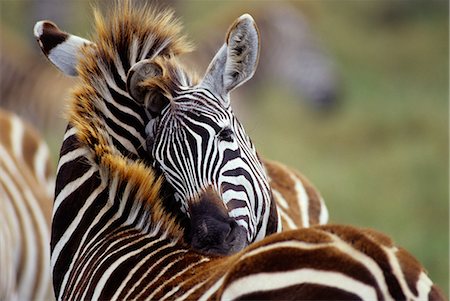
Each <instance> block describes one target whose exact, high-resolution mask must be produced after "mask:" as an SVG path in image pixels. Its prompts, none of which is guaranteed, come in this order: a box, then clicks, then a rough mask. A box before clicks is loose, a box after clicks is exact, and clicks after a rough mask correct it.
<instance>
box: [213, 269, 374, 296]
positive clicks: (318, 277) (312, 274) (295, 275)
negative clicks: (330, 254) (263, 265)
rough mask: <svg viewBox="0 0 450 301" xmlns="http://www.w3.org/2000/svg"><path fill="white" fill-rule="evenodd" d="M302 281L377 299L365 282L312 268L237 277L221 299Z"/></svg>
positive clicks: (372, 289)
mask: <svg viewBox="0 0 450 301" xmlns="http://www.w3.org/2000/svg"><path fill="white" fill-rule="evenodd" d="M302 283H310V284H316V285H323V286H328V287H335V288H338V289H340V290H343V291H347V292H351V293H352V294H355V295H357V296H358V297H359V298H361V299H364V300H377V294H376V291H375V289H374V288H373V287H371V286H369V285H367V284H364V283H362V282H360V281H357V280H355V279H353V278H351V277H349V276H347V275H344V274H341V273H337V272H329V271H320V270H314V269H301V270H294V271H285V272H276V273H259V274H256V275H250V276H246V277H243V278H238V279H237V280H235V281H233V282H232V283H231V284H230V285H229V286H228V287H227V288H226V289H225V291H224V292H223V294H222V297H221V300H232V299H237V298H239V297H241V296H244V295H246V294H251V293H256V292H267V291H271V290H278V289H283V288H286V287H289V286H292V285H298V284H302ZM305 297H306V296H305Z"/></svg>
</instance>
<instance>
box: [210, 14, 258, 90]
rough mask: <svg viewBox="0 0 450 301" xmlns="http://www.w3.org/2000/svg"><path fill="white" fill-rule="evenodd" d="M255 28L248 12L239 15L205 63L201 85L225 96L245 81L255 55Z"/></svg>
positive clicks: (254, 68)
mask: <svg viewBox="0 0 450 301" xmlns="http://www.w3.org/2000/svg"><path fill="white" fill-rule="evenodd" d="M259 48H260V39H259V33H258V28H257V27H256V23H255V21H254V20H253V18H252V17H251V16H250V15H249V14H244V15H242V16H241V17H239V18H238V19H237V20H236V21H234V23H233V24H232V25H231V27H230V29H229V30H228V33H227V35H226V43H225V44H224V45H223V46H222V47H221V48H220V49H219V51H218V52H217V54H216V55H215V56H214V58H213V60H212V61H211V63H210V64H209V67H208V69H207V71H206V74H205V77H204V79H203V81H202V84H203V85H205V86H208V87H212V88H213V89H214V90H215V91H216V92H217V93H219V94H221V95H227V94H228V93H229V92H230V91H232V90H233V89H235V88H236V87H238V86H240V85H241V84H243V83H245V82H246V81H247V80H249V79H250V78H251V77H252V76H253V74H254V73H255V70H256V66H257V64H258V58H259Z"/></svg>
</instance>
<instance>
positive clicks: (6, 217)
mask: <svg viewBox="0 0 450 301" xmlns="http://www.w3.org/2000/svg"><path fill="white" fill-rule="evenodd" d="M0 129H1V131H0V221H1V222H0V266H1V272H0V300H49V298H51V296H52V289H51V277H50V268H49V267H50V256H49V255H50V247H49V242H50V217H51V204H52V198H53V189H54V177H53V172H52V170H53V169H52V166H51V162H50V159H49V150H48V147H47V145H46V144H45V143H44V142H43V141H42V139H41V137H40V136H39V135H38V134H37V133H36V132H35V130H34V129H33V128H32V127H31V126H30V125H28V124H25V123H24V122H23V121H22V120H21V119H20V118H19V117H18V116H17V115H14V114H11V113H9V112H7V111H4V110H1V109H0Z"/></svg>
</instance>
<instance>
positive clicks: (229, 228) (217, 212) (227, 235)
mask: <svg viewBox="0 0 450 301" xmlns="http://www.w3.org/2000/svg"><path fill="white" fill-rule="evenodd" d="M189 212H190V216H191V219H190V229H189V232H188V233H187V238H188V239H187V240H188V241H189V242H190V244H191V246H192V248H193V249H195V250H197V251H200V252H202V253H207V254H217V255H230V254H233V253H236V252H239V251H240V250H242V249H243V248H245V247H246V246H247V245H248V243H247V233H246V231H245V229H244V228H243V227H242V226H239V225H238V224H237V223H236V221H235V220H234V219H233V218H231V217H229V216H228V212H227V209H226V207H225V204H224V203H223V202H222V200H221V199H220V197H219V195H218V194H217V193H216V192H215V191H214V190H212V189H207V190H206V191H205V192H204V193H203V194H202V195H200V197H199V198H198V199H197V200H195V201H194V202H191V204H190V206H189Z"/></svg>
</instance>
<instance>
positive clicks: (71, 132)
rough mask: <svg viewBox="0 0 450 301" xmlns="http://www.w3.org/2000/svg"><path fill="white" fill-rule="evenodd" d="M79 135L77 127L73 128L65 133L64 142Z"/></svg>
mask: <svg viewBox="0 0 450 301" xmlns="http://www.w3.org/2000/svg"><path fill="white" fill-rule="evenodd" d="M76 133H77V129H76V127H71V128H70V129H69V130H68V131H66V132H65V133H64V137H63V141H66V139H68V138H69V137H71V136H73V135H75V134H76Z"/></svg>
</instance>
